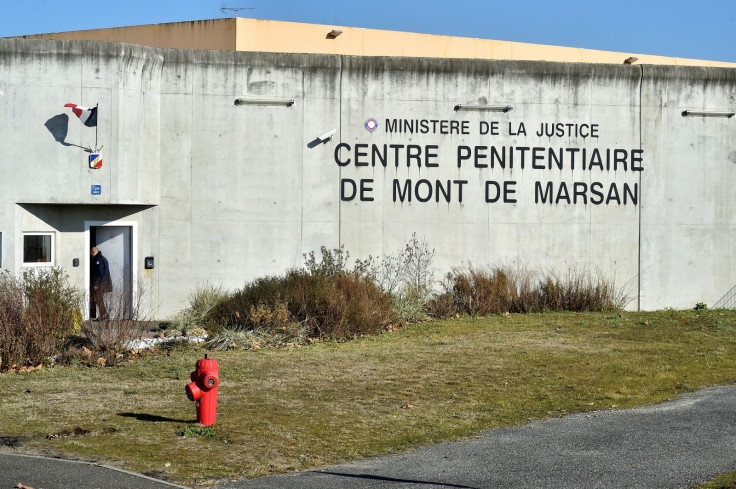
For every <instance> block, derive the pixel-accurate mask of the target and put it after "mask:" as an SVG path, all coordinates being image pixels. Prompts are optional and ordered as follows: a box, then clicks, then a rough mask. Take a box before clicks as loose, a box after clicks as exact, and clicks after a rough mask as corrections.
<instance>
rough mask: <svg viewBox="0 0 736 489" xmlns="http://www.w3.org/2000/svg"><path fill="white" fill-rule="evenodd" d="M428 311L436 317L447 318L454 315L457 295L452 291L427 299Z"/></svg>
mask: <svg viewBox="0 0 736 489" xmlns="http://www.w3.org/2000/svg"><path fill="white" fill-rule="evenodd" d="M427 312H428V313H429V315H430V316H431V317H433V318H436V319H447V318H450V317H452V316H454V315H455V314H456V313H457V311H456V310H455V297H454V296H453V295H452V293H450V292H445V293H443V294H438V295H436V296H434V297H432V298H431V299H429V301H427Z"/></svg>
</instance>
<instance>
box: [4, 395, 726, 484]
mask: <svg viewBox="0 0 736 489" xmlns="http://www.w3.org/2000/svg"><path fill="white" fill-rule="evenodd" d="M734 470H736V386H719V387H710V388H707V389H703V390H700V391H697V392H693V393H688V394H684V395H682V396H680V397H678V398H677V399H675V400H674V401H671V402H666V403H662V404H658V405H656V406H651V407H645V408H636V409H626V410H617V411H599V412H595V413H587V414H575V415H570V416H566V417H564V418H553V419H547V420H542V421H535V422H531V423H527V424H525V425H522V426H517V427H513V428H504V429H498V430H492V431H488V432H486V433H484V434H483V435H482V436H479V437H477V438H473V439H470V440H466V441H462V442H457V443H445V444H441V445H436V446H433V447H430V448H426V449H421V450H416V451H412V452H409V453H405V454H401V455H393V456H389V457H381V458H375V459H370V460H363V461H360V462H354V463H350V464H344V465H339V466H333V467H324V468H321V469H319V470H313V471H307V472H298V473H293V474H285V475H278V476H273V477H264V478H260V479H251V480H246V481H242V482H239V483H236V484H231V485H227V486H218V489H226V488H227V489H250V488H259V489H270V488H273V489H276V488H278V489H296V488H299V489H318V488H319V489H323V488H356V489H404V488H412V489H433V488H438V489H447V488H461V489H480V488H484V489H485V488H517V487H519V488H540V489H543V488H555V489H559V488H566V489H574V488H585V489H589V488H616V489H619V488H658V489H667V488H673V489H674V488H687V487H691V486H692V485H694V484H697V483H699V482H703V481H706V480H708V479H710V478H712V477H713V476H715V475H716V474H720V473H724V472H730V471H734ZM18 482H22V483H23V484H26V485H28V486H31V487H34V488H35V489H62V488H63V489H66V488H71V487H81V488H85V489H88V488H97V487H99V488H106V489H117V488H140V489H165V488H166V487H171V486H166V485H164V484H160V483H158V482H156V481H152V480H150V479H142V478H139V477H136V476H134V475H132V474H128V473H123V472H119V471H114V470H111V469H109V468H105V467H100V466H93V465H84V464H79V463H70V462H65V461H58V460H51V459H38V458H29V457H19V456H15V455H8V454H1V453H0V488H4V487H14V486H15V484H16V483H18ZM178 487H181V486H178Z"/></svg>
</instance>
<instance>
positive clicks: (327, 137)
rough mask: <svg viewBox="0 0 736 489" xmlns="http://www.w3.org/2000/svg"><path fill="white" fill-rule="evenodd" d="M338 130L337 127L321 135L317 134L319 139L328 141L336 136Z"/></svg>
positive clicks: (324, 141)
mask: <svg viewBox="0 0 736 489" xmlns="http://www.w3.org/2000/svg"><path fill="white" fill-rule="evenodd" d="M336 132H337V129H331V130H329V131H327V132H326V133H324V134H320V135H319V136H317V139H319V140H320V141H321V142H323V143H326V142H327V141H329V140H331V139H332V138H333V137H334V136H335V133H336Z"/></svg>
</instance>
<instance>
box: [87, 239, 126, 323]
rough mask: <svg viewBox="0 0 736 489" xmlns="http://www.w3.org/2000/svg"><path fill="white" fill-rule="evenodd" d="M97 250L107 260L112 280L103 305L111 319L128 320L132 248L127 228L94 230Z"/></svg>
mask: <svg viewBox="0 0 736 489" xmlns="http://www.w3.org/2000/svg"><path fill="white" fill-rule="evenodd" d="M95 234H96V238H97V243H96V246H97V249H99V250H100V251H101V252H102V256H104V257H105V258H107V263H108V265H109V266H110V278H112V293H110V294H106V295H105V305H106V306H107V310H108V313H109V314H110V316H112V317H125V318H129V317H130V315H131V311H132V302H131V301H132V296H133V294H132V283H133V282H132V271H131V264H132V246H131V241H130V235H131V230H130V227H129V226H99V227H97V228H96V233H95Z"/></svg>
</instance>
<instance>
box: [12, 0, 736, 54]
mask: <svg viewBox="0 0 736 489" xmlns="http://www.w3.org/2000/svg"><path fill="white" fill-rule="evenodd" d="M223 5H226V6H227V7H230V8H237V7H250V8H252V10H243V11H241V12H240V13H239V15H240V16H241V17H254V18H259V19H273V20H287V21H294V22H307V23H317V24H329V25H336V26H349V27H366V28H374V29H388V30H399V31H409V32H423V33H429V34H446V35H453V36H465V37H479V38H485V39H498V40H504V41H518V42H530V43H539V44H552V45H558V46H573V47H581V48H589V49H603V50H610V51H622V52H627V53H639V54H657V55H662V56H676V57H682V58H696V59H709V60H716V61H729V62H736V0H659V1H655V0H638V1H633V0H609V1H605V2H603V1H597V0H557V1H543V0H505V1H498V0H451V1H443V2H440V1H437V0H360V1H355V0H313V1H309V0H176V1H174V0H118V1H111V0H66V1H59V0H0V7H2V9H1V10H0V37H5V36H16V35H22V34H37V33H46V32H59V31H67V30H79V29H93V28H102V27H119V26H126V25H140V24H156V23H165V22H179V21H186V20H202V19H216V18H221V17H225V16H233V15H234V14H233V12H232V11H228V12H227V14H223V13H222V12H221V11H220V7H221V6H223Z"/></svg>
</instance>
